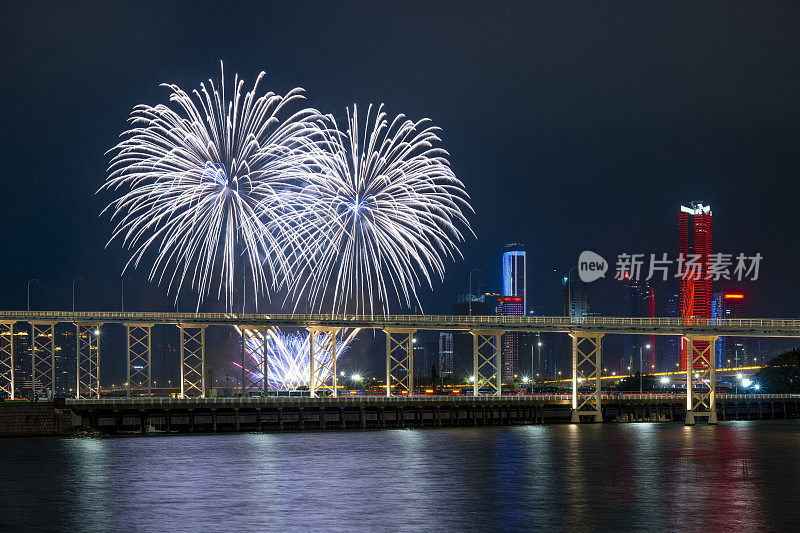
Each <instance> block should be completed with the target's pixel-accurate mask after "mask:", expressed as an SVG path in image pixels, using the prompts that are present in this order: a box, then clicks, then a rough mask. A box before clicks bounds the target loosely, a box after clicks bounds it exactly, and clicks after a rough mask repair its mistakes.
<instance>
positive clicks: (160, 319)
mask: <svg viewBox="0 0 800 533" xmlns="http://www.w3.org/2000/svg"><path fill="white" fill-rule="evenodd" d="M0 320H45V321H46V320H55V321H66V322H73V321H87V322H88V321H101V322H102V321H125V320H131V321H138V322H145V321H150V322H154V323H180V322H181V321H188V322H203V321H209V322H218V323H230V324H239V325H246V324H247V323H248V322H250V321H253V322H260V323H263V322H296V323H298V324H302V323H347V322H353V323H357V324H375V325H376V326H379V325H387V324H408V325H410V326H413V325H419V324H441V325H454V326H459V327H464V326H467V327H468V326H472V325H475V326H481V325H486V326H490V327H495V326H497V327H502V326H503V325H519V326H532V327H535V326H556V327H559V326H580V325H586V326H614V327H622V328H625V327H629V328H637V327H638V328H641V327H662V328H669V327H672V328H682V327H690V328H691V327H697V328H703V327H718V328H735V329H748V328H750V329H763V328H773V329H778V328H780V329H785V330H797V331H798V332H800V319H781V318H722V319H720V318H700V317H689V318H681V317H665V318H628V317H602V316H598V317H594V316H592V317H564V316H537V317H511V316H476V315H472V316H463V315H350V314H274V313H269V314H268V313H258V314H234V313H158V312H138V311H128V312H120V311H98V312H85V311H77V312H71V311H0Z"/></svg>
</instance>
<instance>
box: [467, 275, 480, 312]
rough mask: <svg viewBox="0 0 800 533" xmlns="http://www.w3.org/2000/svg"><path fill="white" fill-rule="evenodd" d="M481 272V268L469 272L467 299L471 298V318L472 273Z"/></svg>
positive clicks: (470, 300)
mask: <svg viewBox="0 0 800 533" xmlns="http://www.w3.org/2000/svg"><path fill="white" fill-rule="evenodd" d="M479 270H480V268H473V269H472V270H470V271H469V294H467V298H469V316H472V273H473V272H477V271H479Z"/></svg>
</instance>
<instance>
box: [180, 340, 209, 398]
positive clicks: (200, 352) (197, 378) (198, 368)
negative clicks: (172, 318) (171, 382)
mask: <svg viewBox="0 0 800 533" xmlns="http://www.w3.org/2000/svg"><path fill="white" fill-rule="evenodd" d="M178 327H179V328H180V329H181V398H187V397H191V396H199V397H200V398H205V397H206V327H207V326H205V325H197V324H180V325H178Z"/></svg>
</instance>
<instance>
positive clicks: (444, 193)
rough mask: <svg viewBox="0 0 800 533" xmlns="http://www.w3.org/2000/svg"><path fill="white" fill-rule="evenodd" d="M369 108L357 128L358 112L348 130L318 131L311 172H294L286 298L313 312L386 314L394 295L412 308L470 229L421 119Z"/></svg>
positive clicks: (462, 201)
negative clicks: (293, 233) (293, 254)
mask: <svg viewBox="0 0 800 533" xmlns="http://www.w3.org/2000/svg"><path fill="white" fill-rule="evenodd" d="M372 111H373V109H372V106H370V107H369V108H368V110H367V114H366V118H365V120H364V123H363V124H364V132H363V134H362V131H361V129H360V128H361V126H362V125H361V122H360V121H359V115H358V109H357V107H356V106H355V105H354V106H353V108H352V111H351V110H349V109H348V124H347V126H348V128H347V131H346V132H345V133H340V132H339V131H338V127H337V125H336V123H335V120H334V119H333V118H332V117H329V120H330V121H332V123H333V127H328V128H321V129H320V135H321V136H322V137H323V138H324V141H323V142H317V143H314V144H312V145H310V153H311V154H312V155H311V156H310V160H311V161H312V162H313V164H315V165H317V166H318V168H316V169H314V170H313V171H308V172H305V173H304V178H305V183H304V185H303V189H302V193H300V194H298V195H296V196H295V198H296V204H295V206H296V208H295V210H294V212H293V219H292V221H293V223H294V224H295V226H296V228H297V231H298V232H299V235H298V236H297V237H296V240H297V241H298V242H301V243H302V245H301V246H298V247H297V250H299V254H298V256H297V258H296V261H295V264H294V266H295V267H296V272H297V273H298V275H297V276H296V277H295V278H294V279H293V283H292V291H291V294H292V296H294V297H295V298H296V300H295V302H299V301H300V299H301V298H300V297H301V296H303V295H304V296H305V297H306V298H307V299H308V301H309V302H310V303H311V307H312V308H314V309H316V310H321V309H322V307H323V306H324V307H325V308H330V309H331V311H332V312H334V313H340V312H345V313H347V312H354V313H370V314H373V313H374V311H375V308H376V307H378V308H379V309H380V310H382V311H383V312H384V313H388V311H389V304H390V301H391V300H394V299H395V297H396V299H397V300H399V301H400V302H401V303H404V304H405V305H406V306H407V307H410V306H411V305H412V304H418V303H419V302H418V298H417V292H416V290H417V287H418V286H419V285H421V284H422V283H424V284H427V285H428V286H432V282H433V279H434V278H439V279H442V278H443V277H444V258H447V257H449V258H454V257H455V256H456V255H460V251H459V249H458V245H457V243H458V242H460V241H463V239H464V237H463V234H462V231H461V229H459V228H460V227H463V228H466V229H467V230H468V231H470V232H471V229H470V227H469V223H468V222H467V219H466V217H465V212H466V211H471V210H472V208H471V206H470V205H469V203H468V198H469V197H468V195H467V193H466V191H465V190H464V186H463V184H462V183H461V182H460V181H459V180H458V179H457V178H456V177H455V175H454V174H453V171H452V170H451V169H450V165H449V162H448V160H447V159H446V157H447V152H445V151H444V150H443V149H441V148H438V147H437V146H436V145H437V144H438V143H439V141H440V139H439V137H438V131H439V128H437V127H435V126H432V125H431V124H430V122H429V121H428V120H427V119H422V120H420V121H418V122H412V121H411V120H408V119H406V118H405V117H404V115H398V116H396V117H395V118H394V119H392V120H391V121H389V120H388V119H387V115H386V113H385V112H384V111H383V108H382V106H381V107H379V108H378V109H377V112H376V113H374V115H373V113H372Z"/></svg>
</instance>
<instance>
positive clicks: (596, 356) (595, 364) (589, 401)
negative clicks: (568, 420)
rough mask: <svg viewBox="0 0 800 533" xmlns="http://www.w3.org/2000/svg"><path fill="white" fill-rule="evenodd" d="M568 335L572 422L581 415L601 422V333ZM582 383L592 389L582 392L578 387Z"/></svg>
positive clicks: (578, 420) (577, 421)
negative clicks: (570, 365)
mask: <svg viewBox="0 0 800 533" xmlns="http://www.w3.org/2000/svg"><path fill="white" fill-rule="evenodd" d="M569 336H570V337H572V422H575V423H579V422H580V421H581V418H580V417H581V415H591V416H592V417H593V420H594V421H595V422H602V421H603V407H602V405H601V402H600V398H601V394H602V390H603V388H602V385H601V384H600V377H601V372H600V369H601V368H603V366H602V362H601V354H602V350H601V344H602V343H601V339H602V338H603V333H586V332H574V333H570V334H569ZM584 383H586V385H587V386H590V387H593V388H594V391H593V392H591V393H589V394H582V393H581V392H580V387H581V386H582V385H583V384H584Z"/></svg>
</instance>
